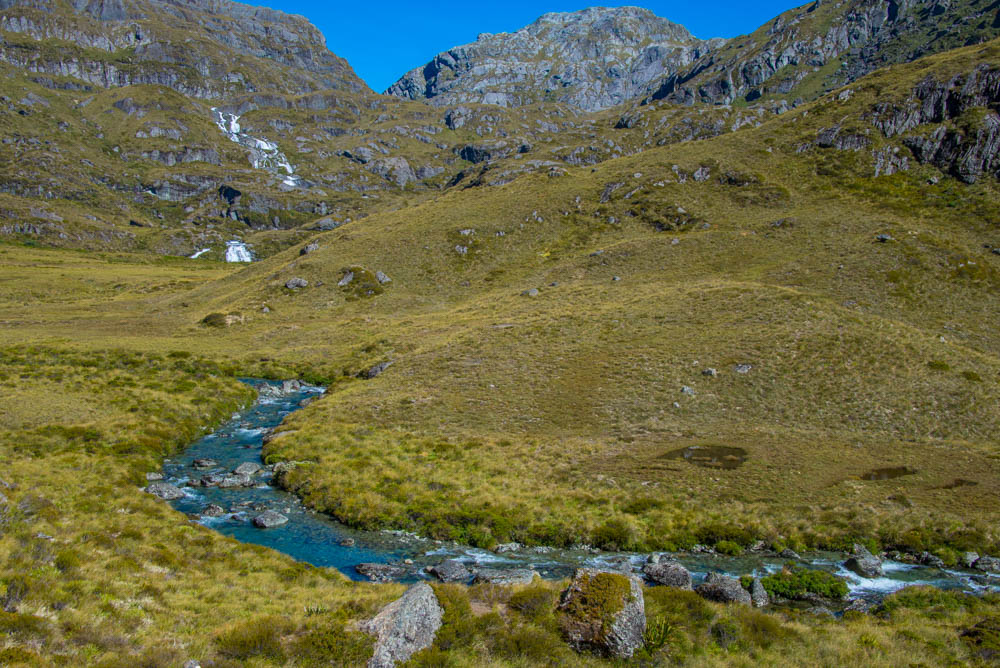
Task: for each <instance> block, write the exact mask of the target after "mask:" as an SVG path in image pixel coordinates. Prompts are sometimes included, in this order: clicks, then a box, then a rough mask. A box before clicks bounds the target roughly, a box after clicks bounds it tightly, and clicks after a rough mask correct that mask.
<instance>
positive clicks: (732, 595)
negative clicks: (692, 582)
mask: <svg viewBox="0 0 1000 668" xmlns="http://www.w3.org/2000/svg"><path fill="white" fill-rule="evenodd" d="M695 591H696V592H697V593H698V595H699V596H701V597H702V598H705V599H708V600H709V601H715V602H716V603H740V604H742V605H750V604H751V603H753V599H752V598H751V597H750V592H748V591H747V590H746V589H744V588H743V585H742V584H740V581H739V580H738V579H737V578H732V577H729V576H728V575H721V574H719V573H709V574H708V577H707V578H705V581H704V582H703V583H702V584H701V585H699V586H698V588H697V589H695Z"/></svg>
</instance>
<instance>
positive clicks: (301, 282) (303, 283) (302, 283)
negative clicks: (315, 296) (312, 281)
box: [285, 276, 309, 290]
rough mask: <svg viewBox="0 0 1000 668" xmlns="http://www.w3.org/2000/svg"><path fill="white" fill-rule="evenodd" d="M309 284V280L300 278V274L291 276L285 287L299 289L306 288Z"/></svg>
mask: <svg viewBox="0 0 1000 668" xmlns="http://www.w3.org/2000/svg"><path fill="white" fill-rule="evenodd" d="M308 285H309V281H307V280H306V279H304V278H299V277H298V276H296V277H295V278H290V279H288V280H287V281H285V287H286V288H288V289H289V290H298V289H299V288H304V287H307V286H308Z"/></svg>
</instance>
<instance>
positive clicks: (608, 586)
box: [559, 568, 646, 659]
mask: <svg viewBox="0 0 1000 668" xmlns="http://www.w3.org/2000/svg"><path fill="white" fill-rule="evenodd" d="M559 613H560V623H561V625H562V627H563V631H564V633H565V634H566V638H567V640H568V641H569V643H570V644H571V645H573V647H574V648H576V649H577V650H592V651H596V652H599V653H601V654H606V655H608V656H612V657H617V658H622V659H628V658H631V656H632V654H633V653H634V652H635V650H636V649H638V648H639V647H641V646H642V635H643V633H645V631H646V611H645V604H644V601H643V597H642V582H641V581H640V580H639V578H638V577H635V576H631V575H625V574H622V573H606V572H602V571H597V570H593V569H589V568H583V569H580V570H578V571H577V572H576V575H575V576H574V577H573V582H572V583H571V584H570V586H569V587H568V588H567V589H566V591H564V592H563V593H562V597H561V599H560V602H559Z"/></svg>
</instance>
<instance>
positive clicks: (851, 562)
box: [844, 544, 882, 578]
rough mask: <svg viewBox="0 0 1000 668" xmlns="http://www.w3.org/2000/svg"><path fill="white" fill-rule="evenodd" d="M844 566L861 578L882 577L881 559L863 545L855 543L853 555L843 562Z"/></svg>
mask: <svg viewBox="0 0 1000 668" xmlns="http://www.w3.org/2000/svg"><path fill="white" fill-rule="evenodd" d="M844 567H845V568H847V569H848V570H850V571H854V572H855V573H857V574H858V575H860V576H861V577H863V578H877V577H882V560H881V559H879V558H878V557H876V556H875V555H874V554H872V553H871V552H869V551H868V548H866V547H864V546H863V545H857V544H856V545H855V546H854V550H853V556H852V557H851V558H850V559H848V560H847V561H845V562H844Z"/></svg>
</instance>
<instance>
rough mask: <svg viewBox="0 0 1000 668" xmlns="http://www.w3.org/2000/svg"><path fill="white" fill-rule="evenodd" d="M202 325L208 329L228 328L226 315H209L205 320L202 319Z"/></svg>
mask: <svg viewBox="0 0 1000 668" xmlns="http://www.w3.org/2000/svg"><path fill="white" fill-rule="evenodd" d="M201 324H203V325H205V326H206V327H225V326H226V314H225V313H209V314H208V315H206V316H205V317H204V318H202V319H201Z"/></svg>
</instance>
